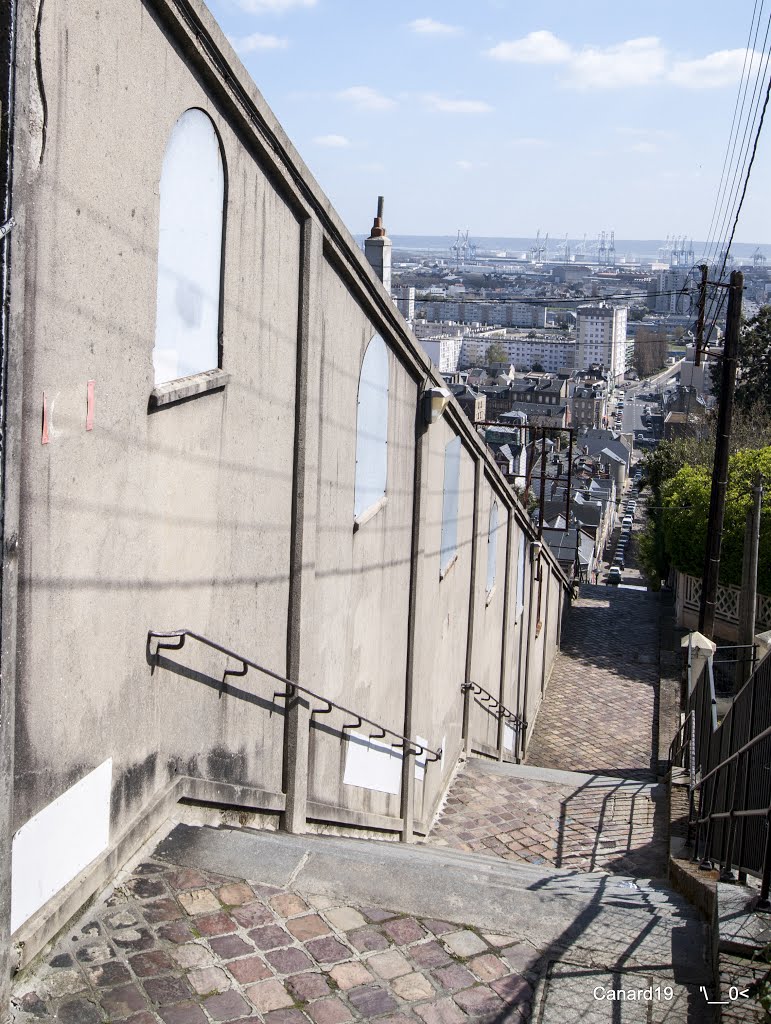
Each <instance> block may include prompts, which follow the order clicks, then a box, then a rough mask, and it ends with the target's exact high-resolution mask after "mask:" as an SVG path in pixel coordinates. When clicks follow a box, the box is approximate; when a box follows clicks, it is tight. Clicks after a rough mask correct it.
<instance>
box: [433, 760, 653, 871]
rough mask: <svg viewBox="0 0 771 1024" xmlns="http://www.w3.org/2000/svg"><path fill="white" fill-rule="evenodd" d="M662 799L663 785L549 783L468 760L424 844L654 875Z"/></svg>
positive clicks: (536, 861)
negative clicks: (426, 842) (507, 774)
mask: <svg viewBox="0 0 771 1024" xmlns="http://www.w3.org/2000/svg"><path fill="white" fill-rule="evenodd" d="M496 767H497V766H496ZM665 801H666V794H665V792H664V790H663V787H655V788H652V787H650V786H649V785H645V784H642V783H637V784H631V785H630V784H629V783H623V782H621V781H619V782H618V783H615V782H613V781H612V780H608V781H607V782H601V781H599V780H597V779H593V778H591V777H587V783H586V784H585V785H579V786H576V785H570V784H556V783H549V782H544V781H542V780H540V779H531V778H518V777H516V776H506V775H502V774H500V773H499V772H498V771H496V768H494V767H493V766H491V765H489V764H487V763H486V762H484V761H481V760H471V761H469V762H468V764H467V765H466V766H465V768H464V770H463V771H462V772H461V773H460V775H459V776H458V778H457V779H456V781H455V784H454V785H453V788H452V790H451V792H450V795H449V797H448V799H447V802H446V804H445V807H444V809H443V812H442V815H441V817H440V818H439V820H438V821H437V823H436V825H435V826H434V829H433V830H432V832H431V835H430V836H429V839H428V843H429V844H430V845H435V846H449V847H451V848H453V849H456V850H467V851H469V852H474V851H478V852H480V853H486V854H492V855H495V856H498V857H502V858H504V859H505V860H512V861H520V862H526V863H529V864H546V865H553V866H554V867H559V868H573V869H576V870H579V871H595V870H602V871H608V872H618V873H622V874H627V875H635V876H637V877H645V878H655V877H661V876H662V875H664V874H665V872H666V856H667V847H666V835H665V827H664V820H663V819H664V816H665V810H666V808H665Z"/></svg>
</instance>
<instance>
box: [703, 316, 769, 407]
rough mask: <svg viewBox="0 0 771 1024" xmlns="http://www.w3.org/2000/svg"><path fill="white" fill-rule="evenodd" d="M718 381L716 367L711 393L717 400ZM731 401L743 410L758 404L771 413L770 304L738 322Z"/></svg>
mask: <svg viewBox="0 0 771 1024" xmlns="http://www.w3.org/2000/svg"><path fill="white" fill-rule="evenodd" d="M721 383H722V382H721V378H720V372H719V370H718V372H716V373H713V375H712V393H713V394H714V395H715V397H716V398H718V399H719V398H720V388H721ZM734 401H735V403H736V407H737V408H739V409H744V410H745V411H748V410H749V409H751V408H753V407H754V406H758V405H761V406H763V407H765V409H766V410H767V411H769V412H771V306H763V307H762V309H761V310H760V311H759V312H758V313H757V315H756V316H754V317H752V319H751V320H747V321H746V322H745V323H744V324H742V329H741V332H740V334H739V360H738V369H737V375H736V394H735V398H734Z"/></svg>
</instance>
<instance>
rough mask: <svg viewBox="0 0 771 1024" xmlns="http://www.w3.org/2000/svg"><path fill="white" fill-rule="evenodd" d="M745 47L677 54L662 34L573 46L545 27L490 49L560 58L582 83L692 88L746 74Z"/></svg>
mask: <svg viewBox="0 0 771 1024" xmlns="http://www.w3.org/2000/svg"><path fill="white" fill-rule="evenodd" d="M745 52H746V51H744V50H718V51H716V52H715V53H709V54H707V55H706V56H705V57H699V58H694V59H689V60H685V59H681V58H675V57H674V56H673V55H672V54H671V53H670V52H669V51H668V50H667V49H666V47H665V46H664V44H663V43H662V42H661V40H660V39H659V38H658V37H656V36H642V37H640V38H638V39H626V40H624V41H623V42H620V43H615V44H613V45H612V46H583V47H580V48H578V47H573V46H571V45H570V44H569V43H567V42H565V40H563V39H559V38H558V37H557V36H555V35H554V33H552V32H549V31H546V30H545V29H544V30H541V31H538V32H531V33H530V34H529V35H526V36H523V37H522V38H521V39H512V40H504V41H503V42H500V43H498V44H497V45H496V46H493V47H492V48H491V49H489V50H487V56H488V57H491V58H493V59H494V60H501V61H511V62H513V63H517V64H558V65H561V66H562V67H564V68H565V70H566V72H567V74H566V77H565V78H564V80H563V81H564V84H565V85H568V86H571V87H573V88H576V89H621V88H626V87H629V86H650V85H659V84H667V83H668V84H671V85H677V86H681V87H683V88H687V89H715V88H721V87H723V86H729V85H733V84H735V83H736V82H738V81H739V80H740V78H741V74H742V68H743V67H744V65H745ZM761 56H762V55H761V54H758V53H754V52H751V53H750V54H749V59H748V60H747V66H748V68H752V69H754V70H757V69H758V65H759V61H760V60H761Z"/></svg>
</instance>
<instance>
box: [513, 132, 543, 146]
mask: <svg viewBox="0 0 771 1024" xmlns="http://www.w3.org/2000/svg"><path fill="white" fill-rule="evenodd" d="M511 145H512V146H516V147H517V149H535V148H537V147H538V146H545V145H546V139H538V138H536V137H535V136H534V135H521V136H519V137H518V138H515V139H512V140H511Z"/></svg>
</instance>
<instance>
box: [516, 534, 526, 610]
mask: <svg viewBox="0 0 771 1024" xmlns="http://www.w3.org/2000/svg"><path fill="white" fill-rule="evenodd" d="M524 609H525V535H524V534H521V535H520V538H519V552H518V560H517V619H519V617H520V615H521V614H522V612H523V611H524Z"/></svg>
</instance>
